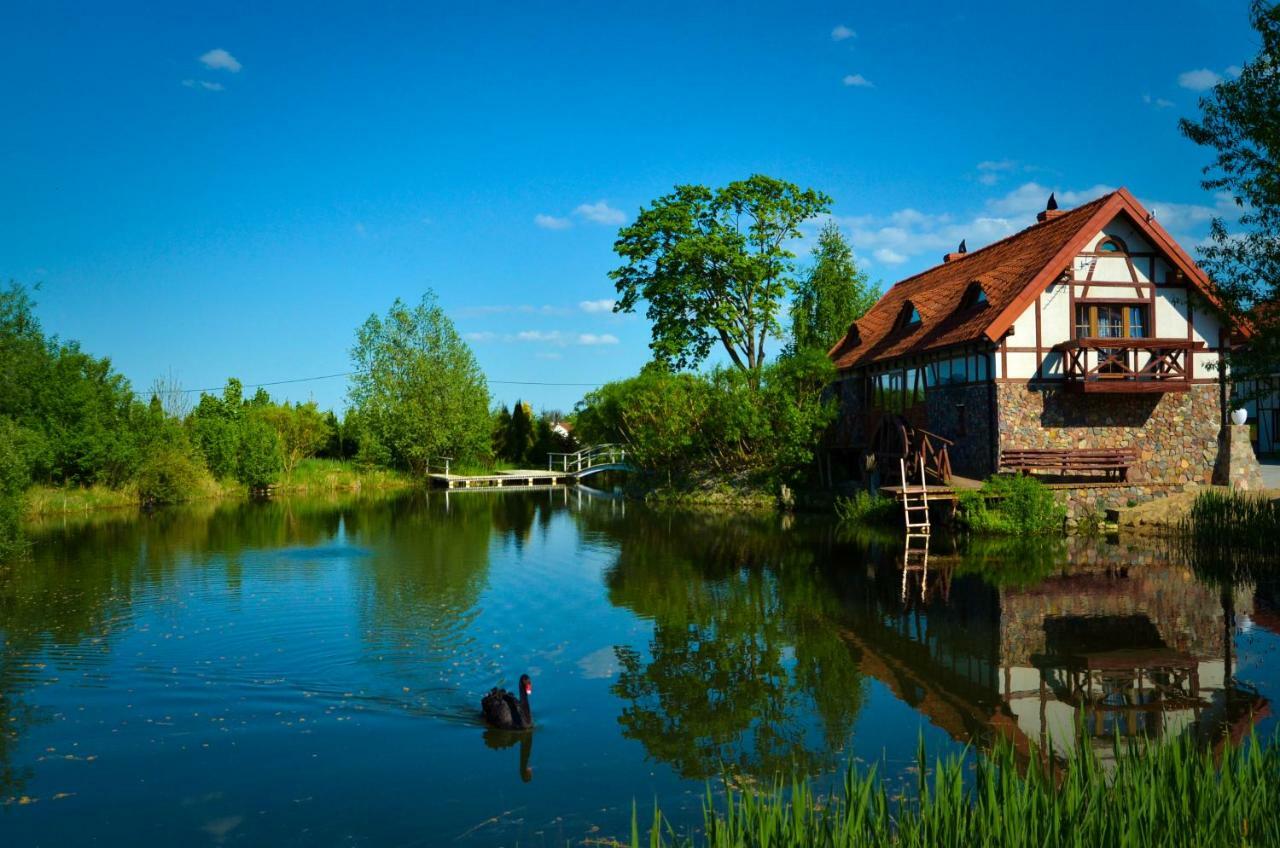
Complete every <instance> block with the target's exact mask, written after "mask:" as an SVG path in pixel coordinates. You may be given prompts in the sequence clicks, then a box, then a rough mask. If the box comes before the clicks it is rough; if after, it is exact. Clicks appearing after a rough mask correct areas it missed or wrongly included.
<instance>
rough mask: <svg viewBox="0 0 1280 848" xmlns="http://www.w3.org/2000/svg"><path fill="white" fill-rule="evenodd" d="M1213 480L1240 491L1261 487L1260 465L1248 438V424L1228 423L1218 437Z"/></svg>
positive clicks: (1256, 489) (1251, 490) (1252, 490)
mask: <svg viewBox="0 0 1280 848" xmlns="http://www.w3.org/2000/svg"><path fill="white" fill-rule="evenodd" d="M1213 482H1214V483H1216V484H1218V485H1219V486H1230V487H1231V488H1233V489H1238V490H1240V491H1242V492H1256V491H1258V490H1259V489H1261V488H1262V466H1261V465H1259V464H1258V457H1257V454H1255V453H1254V452H1253V444H1252V443H1251V442H1250V439H1249V425H1248V424H1228V425H1227V426H1225V427H1223V428H1222V433H1221V435H1220V436H1219V437H1218V465H1217V467H1216V468H1215V469H1214V472H1213Z"/></svg>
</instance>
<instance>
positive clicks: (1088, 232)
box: [829, 188, 1217, 369]
mask: <svg viewBox="0 0 1280 848" xmlns="http://www.w3.org/2000/svg"><path fill="white" fill-rule="evenodd" d="M1113 248H1120V249H1113ZM1135 253H1139V254H1143V255H1142V256H1141V257H1135V256H1134V254H1135ZM1081 254H1093V255H1091V256H1088V257H1087V258H1088V259H1089V260H1090V261H1094V262H1095V263H1096V267H1097V268H1098V269H1099V273H1101V272H1105V273H1106V274H1107V275H1108V276H1109V277H1110V278H1112V279H1121V280H1123V279H1128V278H1129V277H1128V276H1120V277H1117V276H1114V274H1116V273H1121V272H1123V273H1124V274H1126V275H1136V278H1137V279H1139V280H1140V281H1142V282H1147V281H1151V282H1155V283H1157V284H1160V283H1163V282H1164V281H1165V278H1166V277H1168V276H1170V275H1177V274H1180V275H1181V277H1182V279H1183V280H1184V281H1185V282H1186V283H1187V284H1188V286H1189V287H1191V288H1194V289H1198V290H1199V292H1200V294H1202V295H1203V296H1204V297H1205V298H1206V299H1208V300H1209V302H1210V303H1214V304H1216V303H1217V300H1216V298H1214V296H1213V293H1212V291H1211V288H1210V284H1209V281H1208V278H1207V277H1206V276H1205V275H1204V273H1203V272H1202V271H1201V270H1200V269H1199V268H1198V267H1197V266H1196V264H1195V263H1194V262H1193V261H1191V258H1190V257H1189V256H1188V255H1187V254H1186V252H1185V251H1183V250H1182V248H1181V247H1180V246H1179V245H1178V244H1177V243H1176V242H1175V241H1174V240H1173V239H1172V237H1170V236H1169V234H1168V233H1167V232H1165V231H1164V229H1163V228H1162V227H1161V226H1160V225H1159V224H1158V223H1157V222H1156V221H1155V218H1154V216H1152V215H1150V214H1149V213H1148V212H1147V211H1146V210H1145V209H1143V208H1142V206H1141V204H1139V203H1138V202H1137V200H1135V199H1134V198H1133V196H1132V195H1131V194H1129V192H1128V191H1126V190H1125V189H1123V188H1122V189H1119V190H1118V191H1115V192H1112V193H1111V194H1107V195H1104V196H1102V197H1100V198H1098V199H1096V200H1093V201H1091V202H1089V203H1086V204H1084V205H1083V206H1080V207H1077V208H1076V209H1072V210H1070V211H1067V212H1060V213H1057V214H1054V215H1052V216H1051V217H1047V218H1046V220H1044V221H1042V222H1040V223H1037V224H1035V225H1034V226H1031V227H1028V228H1027V229H1025V230H1022V231H1021V232H1019V233H1016V234H1014V235H1012V236H1009V237H1008V238H1005V239H1002V240H1000V241H998V242H995V243H994V244H991V245H988V246H987V247H984V248H982V249H981V250H977V251H974V252H972V253H968V254H962V255H959V256H958V257H957V256H956V255H954V254H953V255H952V256H953V257H955V258H950V261H947V262H944V263H943V264H942V265H938V266H935V267H933V268H930V269H929V270H927V271H924V272H922V273H920V274H917V275H916V276H914V277H909V278H907V279H905V280H902V281H901V282H899V283H897V284H895V285H894V286H893V287H892V288H890V289H889V290H888V291H887V292H885V294H884V295H883V296H882V297H881V299H880V300H879V301H878V302H877V303H876V305H875V306H874V307H872V309H871V310H870V311H869V312H868V313H867V314H866V315H864V316H863V317H862V318H860V319H859V320H858V321H857V322H856V323H855V326H854V327H851V328H850V332H849V333H848V334H847V335H846V336H845V337H844V338H843V339H841V340H840V342H838V343H837V344H836V345H835V346H834V347H833V348H832V349H831V351H830V352H829V355H830V356H831V358H832V359H833V360H834V361H835V364H836V366H837V367H838V368H841V369H847V368H853V367H856V366H860V365H868V364H871V363H873V362H878V361H883V360H887V359H894V358H898V357H902V356H910V355H916V354H921V353H927V352H930V351H934V350H939V349H942V348H946V347H952V346H956V345H961V344H965V343H974V342H979V343H994V342H997V341H999V340H1000V339H1001V338H1002V337H1003V336H1004V335H1005V333H1007V332H1008V331H1009V329H1010V328H1011V327H1012V326H1013V324H1014V322H1015V321H1016V320H1017V319H1018V318H1019V316H1021V315H1023V314H1024V313H1025V312H1026V311H1027V309H1028V307H1029V306H1031V305H1032V304H1033V303H1034V302H1035V301H1036V299H1037V298H1038V297H1039V295H1040V294H1041V293H1042V292H1044V291H1045V290H1046V289H1047V288H1048V287H1049V286H1050V285H1052V284H1053V283H1054V282H1055V281H1057V280H1058V279H1060V278H1061V277H1062V275H1063V273H1064V272H1067V271H1071V272H1072V273H1073V274H1075V273H1078V272H1079V270H1080V269H1077V268H1075V267H1074V266H1075V264H1076V263H1077V262H1078V261H1080V259H1081V258H1082V257H1081ZM1138 258H1141V260H1142V261H1141V262H1138V261H1137V259H1138ZM1084 273H1085V274H1087V273H1088V269H1084ZM1153 274H1154V275H1155V276H1154V279H1152V275H1153ZM975 285H977V286H978V287H979V288H980V289H981V291H982V292H983V293H984V294H985V295H986V303H985V304H969V303H966V297H965V296H966V292H971V291H972V290H973V287H974V286H975ZM907 301H910V303H911V305H912V307H914V308H915V309H917V310H918V311H919V314H920V318H921V320H920V322H919V323H918V324H913V325H907V326H902V325H901V324H900V322H899V321H898V320H897V319H898V318H899V316H900V315H901V314H902V310H903V308H904V304H905V303H906V302H907Z"/></svg>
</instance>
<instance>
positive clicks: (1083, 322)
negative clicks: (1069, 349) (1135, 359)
mask: <svg viewBox="0 0 1280 848" xmlns="http://www.w3.org/2000/svg"><path fill="white" fill-rule="evenodd" d="M1146 336H1147V307H1146V304H1134V305H1124V304H1111V303H1077V304H1076V338H1078V339H1143V338H1146Z"/></svg>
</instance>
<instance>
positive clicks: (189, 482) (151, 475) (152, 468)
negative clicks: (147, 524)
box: [137, 445, 203, 506]
mask: <svg viewBox="0 0 1280 848" xmlns="http://www.w3.org/2000/svg"><path fill="white" fill-rule="evenodd" d="M202 476H203V469H202V468H201V467H200V466H199V465H198V464H197V462H196V460H195V459H194V458H193V457H192V455H191V451H189V450H183V449H182V448H180V447H178V446H176V445H166V446H164V447H161V448H158V449H157V450H155V451H152V452H151V453H150V454H149V455H148V456H147V458H146V459H145V460H143V462H142V468H140V469H139V470H138V479H137V487H138V498H139V500H140V501H141V502H142V503H143V504H144V505H146V506H160V505H164V504H176V503H183V502H185V501H188V500H190V499H191V498H192V497H194V496H195V495H196V493H197V492H198V491H199V489H200V482H201V478H202Z"/></svg>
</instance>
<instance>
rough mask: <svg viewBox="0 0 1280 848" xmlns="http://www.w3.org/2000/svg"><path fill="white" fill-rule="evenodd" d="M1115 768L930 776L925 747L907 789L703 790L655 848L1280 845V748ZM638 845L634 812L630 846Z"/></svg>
mask: <svg viewBox="0 0 1280 848" xmlns="http://www.w3.org/2000/svg"><path fill="white" fill-rule="evenodd" d="M1116 749H1117V751H1116V753H1117V761H1116V764H1115V767H1114V768H1113V769H1112V768H1109V767H1104V765H1103V764H1102V762H1101V760H1100V759H1099V757H1098V755H1097V754H1096V753H1095V752H1094V751H1093V750H1092V749H1090V748H1088V747H1081V748H1080V749H1078V750H1077V751H1076V752H1075V753H1074V754H1073V755H1072V756H1071V757H1069V758H1068V759H1067V760H1066V762H1065V763H1060V764H1056V765H1053V766H1050V767H1041V766H1039V765H1037V764H1035V761H1034V760H1033V763H1032V765H1030V766H1022V767H1020V764H1019V759H1018V756H1017V754H1016V753H1015V752H1014V750H1013V749H1012V748H1011V747H1009V746H1007V745H1006V746H1001V747H999V748H997V749H996V751H995V752H994V753H993V754H991V755H990V756H978V757H977V758H976V761H975V762H973V763H972V769H973V771H972V774H969V768H970V766H969V762H968V760H966V759H965V758H964V757H960V756H953V757H951V758H948V759H946V760H940V761H937V762H936V763H934V765H933V766H932V767H929V763H928V761H927V758H926V755H925V752H924V749H923V744H922V745H921V749H920V752H919V755H918V760H917V776H916V779H915V788H914V793H911V794H910V795H906V796H904V795H897V794H895V789H894V787H892V786H891V785H890V784H888V783H886V781H884V780H882V779H881V778H880V776H879V775H878V774H877V772H876V769H875V768H874V767H872V768H869V769H860V768H858V767H857V766H851V767H850V768H849V770H848V771H847V772H846V774H845V777H844V781H843V787H842V789H841V790H840V791H838V792H836V793H833V794H831V795H830V796H826V795H822V794H819V792H818V791H817V790H816V789H815V786H814V784H813V782H812V781H807V780H792V781H789V782H787V781H778V782H776V783H774V784H773V785H772V787H770V788H769V789H767V790H764V791H761V792H752V791H745V790H738V789H734V788H732V787H730V786H728V785H726V790H725V796H724V799H723V800H722V801H719V802H717V801H716V799H715V797H714V795H713V793H712V791H711V789H710V788H708V790H707V794H706V798H705V800H704V802H703V814H704V827H703V832H702V833H701V834H699V835H696V836H688V835H682V834H676V833H674V831H673V830H672V828H671V827H670V825H669V824H668V823H667V822H666V821H665V819H664V818H663V817H662V814H661V812H660V810H658V809H656V808H655V810H654V815H653V822H652V825H651V826H650V828H649V832H648V833H647V834H646V836H647V842H648V845H649V846H650V848H662V846H686V847H687V848H694V847H695V846H697V848H703V846H705V848H729V846H733V848H756V846H759V847H760V848H764V846H770V848H775V847H776V848H791V846H795V847H796V848H799V846H823V848H855V846H871V845H897V846H903V848H910V847H911V846H922V848H923V846H967V845H983V846H998V847H999V848H1022V847H1023V846H1026V848H1032V846H1034V848H1042V846H1055V845H1075V846H1093V845H1117V846H1121V845H1123V846H1144V848H1147V847H1148V846H1155V847H1156V848H1158V847H1159V846H1175V845H1176V846H1184V845H1196V846H1216V845H1222V846H1227V845H1231V846H1242V845H1276V844H1280V793H1277V792H1276V791H1275V786H1274V779H1275V775H1276V774H1277V773H1278V771H1280V747H1277V746H1276V745H1274V744H1270V745H1264V744H1263V743H1261V742H1259V741H1258V740H1257V739H1255V738H1251V739H1249V740H1248V741H1247V742H1246V743H1245V744H1244V745H1242V746H1240V747H1232V746H1227V747H1225V748H1224V749H1223V750H1222V752H1221V753H1220V755H1219V756H1217V757H1215V754H1214V752H1212V751H1208V750H1205V749H1203V748H1201V747H1199V746H1198V745H1197V744H1196V741H1195V740H1194V739H1193V738H1191V737H1187V736H1184V737H1179V738H1177V739H1175V740H1174V741H1173V742H1170V743H1153V744H1148V745H1143V744H1141V743H1139V742H1137V741H1133V742H1130V743H1129V744H1128V745H1127V746H1124V748H1123V750H1122V746H1121V745H1120V743H1119V742H1117V743H1116ZM643 844H644V841H643V839H642V835H641V832H640V827H639V825H638V822H637V821H636V820H635V814H634V813H633V823H632V829H631V845H632V846H633V848H639V846H641V845H643Z"/></svg>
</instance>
